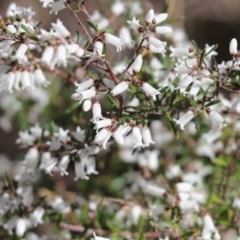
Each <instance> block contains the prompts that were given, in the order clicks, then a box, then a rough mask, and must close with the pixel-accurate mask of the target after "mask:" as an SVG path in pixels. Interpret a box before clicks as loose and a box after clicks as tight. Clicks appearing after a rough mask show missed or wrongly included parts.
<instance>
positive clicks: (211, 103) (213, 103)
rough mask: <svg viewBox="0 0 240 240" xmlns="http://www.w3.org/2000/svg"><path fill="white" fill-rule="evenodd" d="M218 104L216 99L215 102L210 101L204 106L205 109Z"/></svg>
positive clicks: (218, 101)
mask: <svg viewBox="0 0 240 240" xmlns="http://www.w3.org/2000/svg"><path fill="white" fill-rule="evenodd" d="M220 102H221V100H219V99H216V100H213V101H211V102H210V103H208V104H206V105H205V106H206V107H209V106H212V105H215V104H218V103H220Z"/></svg>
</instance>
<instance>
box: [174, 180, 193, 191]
mask: <svg viewBox="0 0 240 240" xmlns="http://www.w3.org/2000/svg"><path fill="white" fill-rule="evenodd" d="M176 189H177V191H178V192H190V191H191V190H192V184H191V183H188V182H180V183H177V184H176Z"/></svg>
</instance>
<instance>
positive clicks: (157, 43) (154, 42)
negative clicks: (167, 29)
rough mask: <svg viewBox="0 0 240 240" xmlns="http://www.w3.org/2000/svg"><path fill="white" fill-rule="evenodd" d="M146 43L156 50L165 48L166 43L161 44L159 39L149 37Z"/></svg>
mask: <svg viewBox="0 0 240 240" xmlns="http://www.w3.org/2000/svg"><path fill="white" fill-rule="evenodd" d="M148 42H149V43H150V44H152V45H153V46H154V47H156V48H165V47H166V45H167V43H166V42H162V41H160V40H159V39H157V38H155V37H149V38H148Z"/></svg>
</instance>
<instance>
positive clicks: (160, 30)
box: [154, 26, 172, 34]
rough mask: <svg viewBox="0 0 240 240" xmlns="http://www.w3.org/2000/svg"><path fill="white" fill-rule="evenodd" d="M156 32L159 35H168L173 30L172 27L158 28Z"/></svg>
mask: <svg viewBox="0 0 240 240" xmlns="http://www.w3.org/2000/svg"><path fill="white" fill-rule="evenodd" d="M154 32H155V33H157V34H166V33H170V32H172V29H171V28H170V27H166V26H164V27H156V28H155V29H154Z"/></svg>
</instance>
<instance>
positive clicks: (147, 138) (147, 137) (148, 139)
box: [142, 126, 155, 147]
mask: <svg viewBox="0 0 240 240" xmlns="http://www.w3.org/2000/svg"><path fill="white" fill-rule="evenodd" d="M142 137H143V142H144V145H145V146H146V147H148V146H149V145H150V144H155V142H154V141H153V140H152V136H151V132H150V129H149V128H148V127H147V126H145V127H143V128H142Z"/></svg>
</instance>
